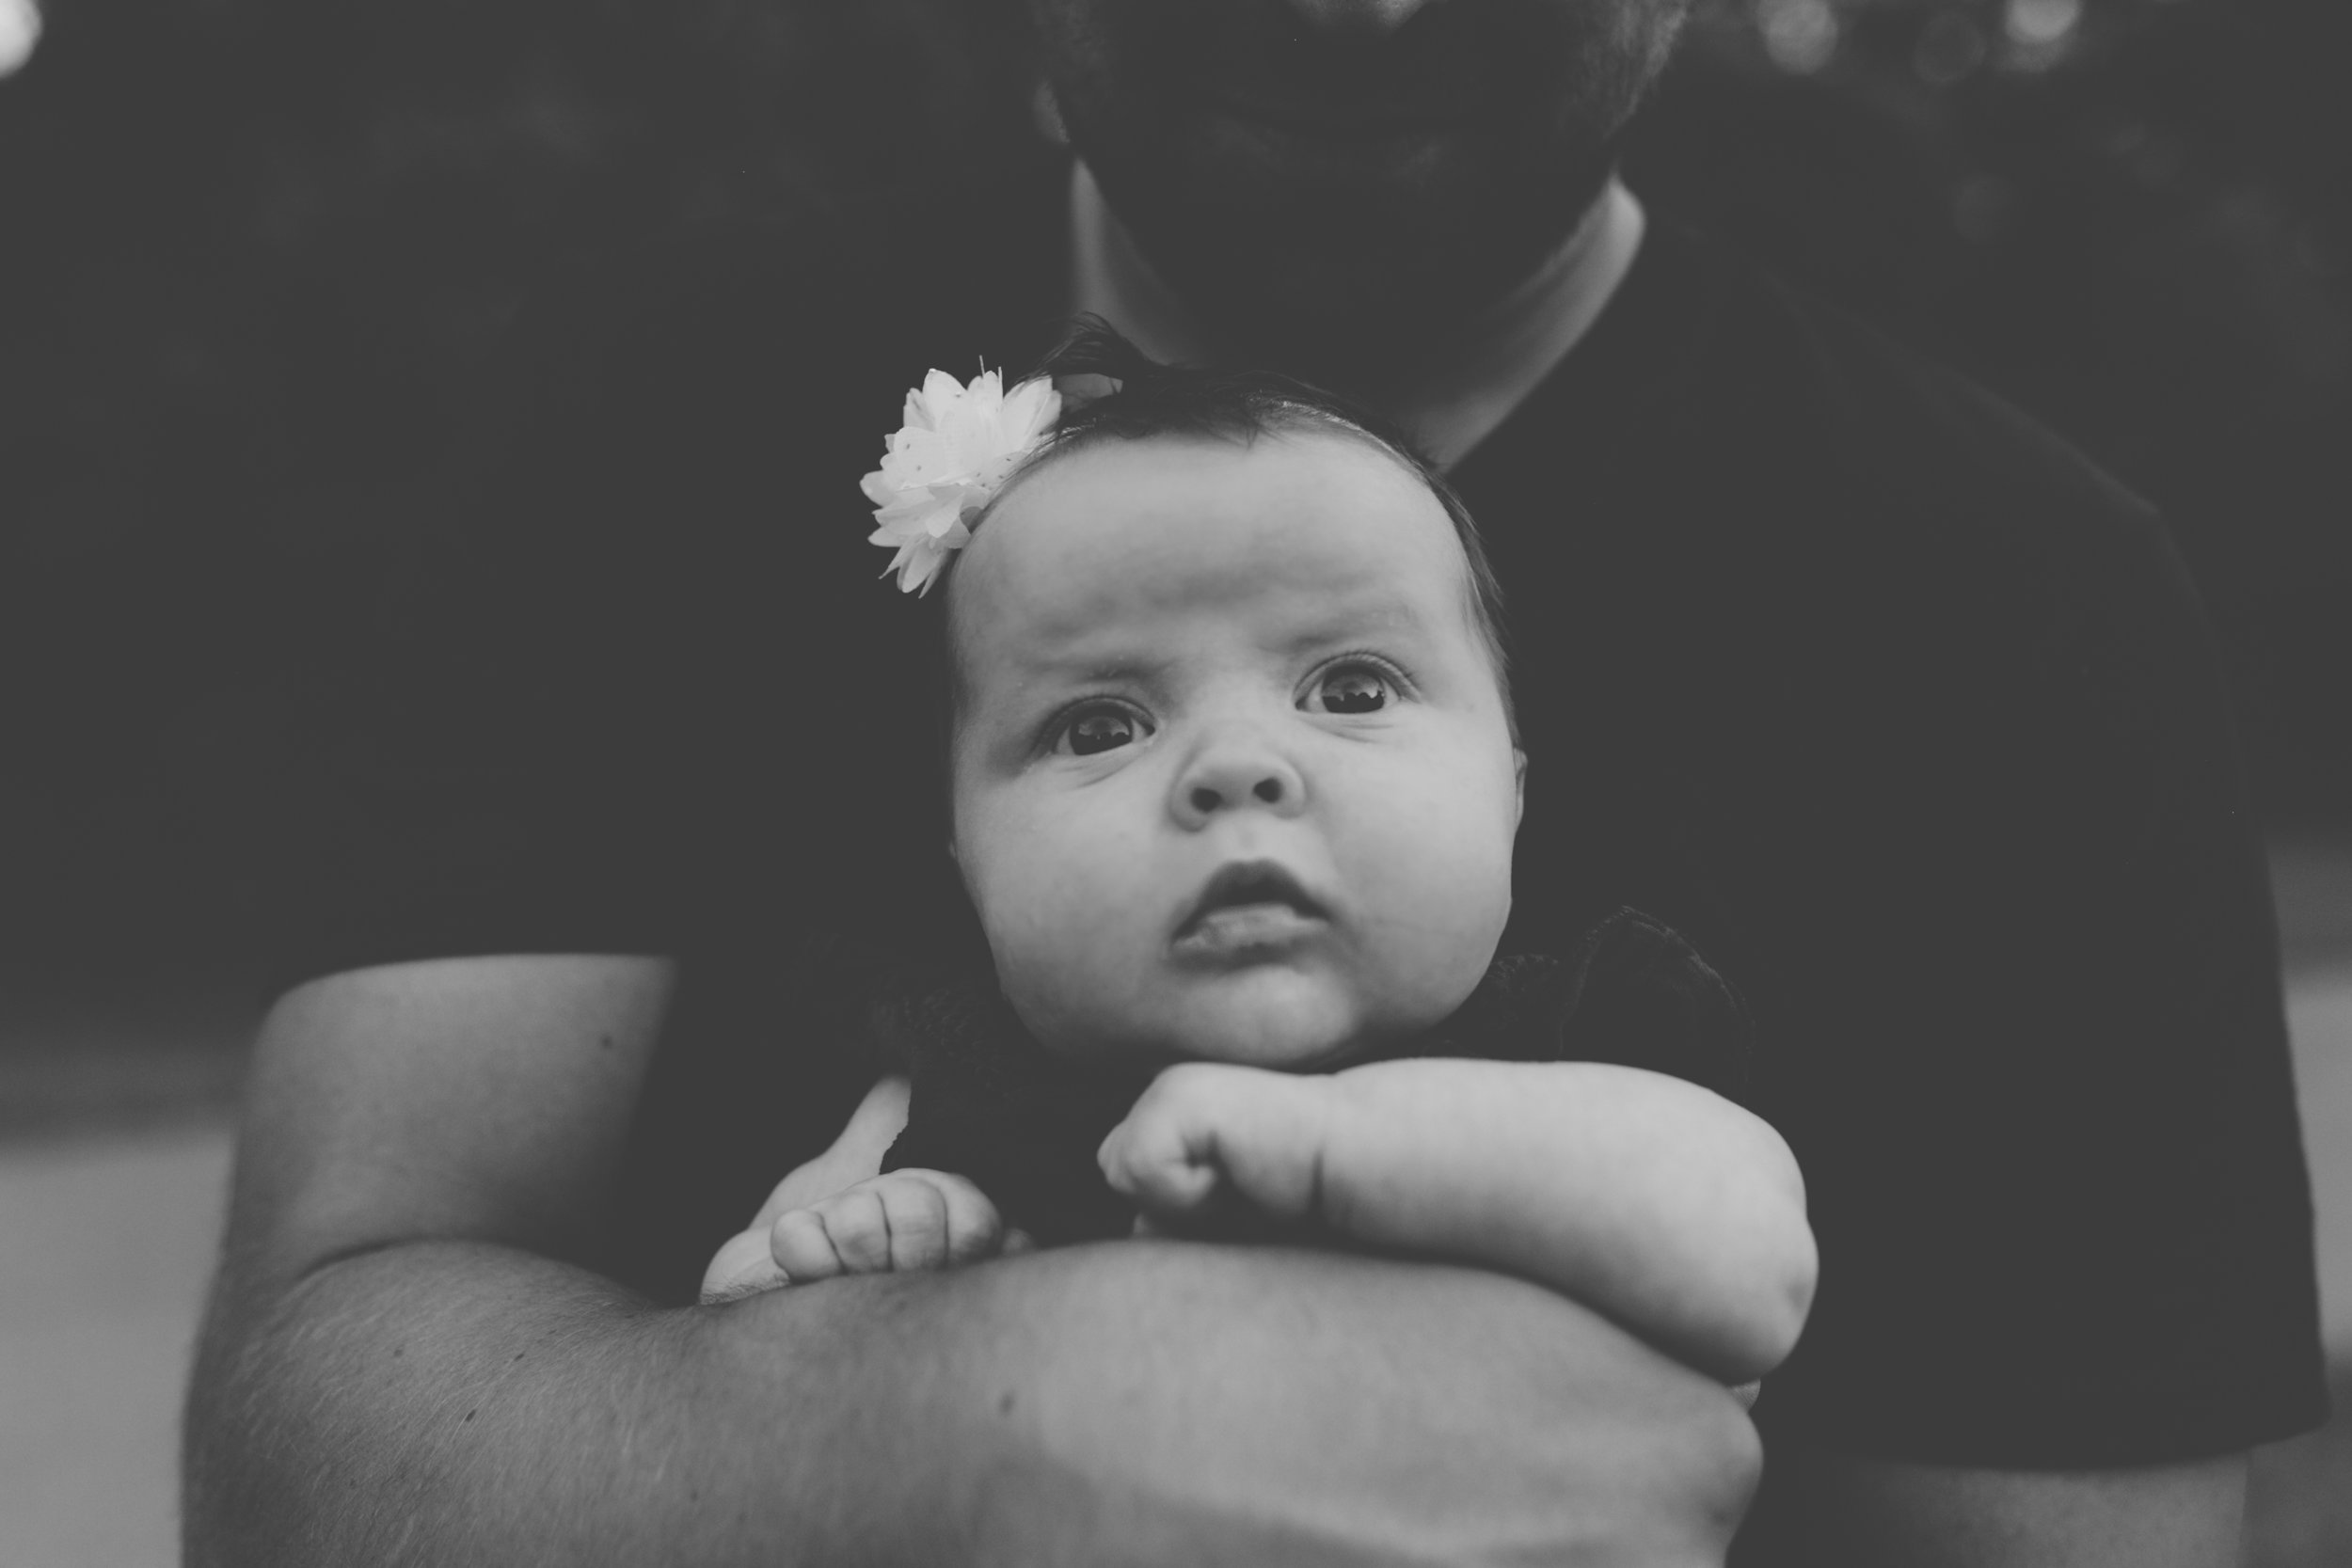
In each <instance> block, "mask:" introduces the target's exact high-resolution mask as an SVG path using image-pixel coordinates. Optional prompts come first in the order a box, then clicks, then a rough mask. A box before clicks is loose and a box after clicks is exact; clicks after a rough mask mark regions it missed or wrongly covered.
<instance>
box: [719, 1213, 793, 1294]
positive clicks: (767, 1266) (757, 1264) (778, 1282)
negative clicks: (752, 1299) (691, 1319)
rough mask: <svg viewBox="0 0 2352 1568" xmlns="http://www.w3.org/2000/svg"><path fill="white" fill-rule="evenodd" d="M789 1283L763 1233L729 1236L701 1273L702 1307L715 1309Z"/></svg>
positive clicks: (755, 1232) (758, 1231)
mask: <svg viewBox="0 0 2352 1568" xmlns="http://www.w3.org/2000/svg"><path fill="white" fill-rule="evenodd" d="M789 1283H791V1281H789V1280H788V1279H787V1278H786V1277H785V1274H784V1271H783V1270H782V1269H780V1268H778V1267H776V1260H775V1259H774V1258H773V1257H772V1256H771V1254H770V1253H769V1250H768V1233H767V1231H766V1230H764V1229H763V1230H746V1231H743V1232H742V1233H740V1234H739V1235H735V1236H730V1237H728V1238H727V1240H726V1244H725V1245H723V1246H722V1247H720V1249H719V1251H718V1253H717V1255H716V1256H715V1257H713V1258H712V1259H710V1267H708V1268H707V1269H705V1270H704V1271H703V1289H702V1305H704V1306H705V1307H717V1306H719V1305H721V1304H722V1303H724V1302H730V1301H740V1300H741V1299H742V1298H743V1297H745V1296H755V1295H757V1294H759V1293H760V1292H761V1291H773V1290H776V1289H778V1288H779V1287H781V1286H784V1285H787V1284H789Z"/></svg>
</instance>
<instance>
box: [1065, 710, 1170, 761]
mask: <svg viewBox="0 0 2352 1568" xmlns="http://www.w3.org/2000/svg"><path fill="white" fill-rule="evenodd" d="M1151 733H1152V726H1151V725H1150V724H1149V723H1147V722H1145V721H1144V720H1143V719H1142V718H1140V717H1139V716H1137V715H1136V713H1134V712H1133V711H1131V710H1129V709H1127V708H1123V707H1111V706H1108V705H1104V706H1101V707H1087V708H1080V709H1079V710H1078V711H1077V712H1076V713H1074V714H1073V715H1071V716H1070V718H1068V719H1067V720H1065V721H1063V722H1062V726H1061V734H1060V735H1059V736H1057V737H1056V747H1055V749H1056V750H1057V751H1067V752H1070V753H1071V754H1072V755H1073V756H1081V757H1090V756H1093V755H1094V754H1095V753H1097V752H1115V751H1117V750H1119V748H1120V747H1121V746H1132V745H1134V744H1135V743H1136V741H1138V740H1141V739H1142V738H1143V737H1144V736H1147V735H1150V734H1151Z"/></svg>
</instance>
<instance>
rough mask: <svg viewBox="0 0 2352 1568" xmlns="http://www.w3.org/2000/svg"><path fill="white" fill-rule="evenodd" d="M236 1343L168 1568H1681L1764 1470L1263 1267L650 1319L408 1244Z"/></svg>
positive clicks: (1348, 1283) (1685, 1407)
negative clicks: (1259, 1564)
mask: <svg viewBox="0 0 2352 1568" xmlns="http://www.w3.org/2000/svg"><path fill="white" fill-rule="evenodd" d="M251 1321H252V1322H254V1323H257V1324H258V1325H259V1326H258V1327H256V1328H255V1329H254V1330H253V1331H251V1332H249V1333H246V1334H243V1335H236V1334H233V1333H231V1332H230V1331H229V1330H228V1329H227V1328H226V1327H224V1326H223V1325H221V1324H219V1323H216V1324H215V1330H214V1332H213V1334H212V1335H211V1337H210V1339H209V1342H208V1344H207V1347H206V1350H205V1354H204V1356H203V1361H202V1365H201V1366H200V1368H199V1381H198V1384H197V1387H196V1392H195V1395H194V1398H193V1400H192V1402H191V1409H190V1447H189V1465H188V1469H189V1494H188V1507H187V1521H188V1523H187V1529H188V1537H189V1548H190V1549H189V1560H190V1562H191V1563H194V1564H199V1565H205V1564H215V1563H236V1564H240V1565H247V1564H250V1565H265V1564H269V1563H276V1562H305V1563H309V1562H321V1561H332V1562H337V1563H351V1564H368V1563H379V1562H431V1563H436V1564H464V1563H471V1562H485V1563H487V1562H496V1563H500V1564H529V1563H536V1562H549V1563H557V1562H560V1563H567V1564H568V1563H596V1562H628V1563H650V1562H693V1563H713V1564H723V1563H732V1562H738V1561H743V1562H753V1561H756V1562H763V1563H777V1562H785V1563H796V1562H811V1563H815V1562H828V1563H829V1562H839V1561H855V1562H860V1563H897V1562H904V1563H910V1564H922V1565H925V1568H933V1565H946V1564H952V1563H957V1562H1020V1563H1023V1564H1024V1565H1025V1568H1028V1565H1037V1568H1043V1565H1047V1564H1052V1563H1057V1562H1069V1563H1085V1562H1092V1561H1099V1560H1104V1556H1105V1555H1106V1553H1108V1552H1109V1551H1110V1550H1111V1549H1112V1547H1113V1546H1114V1545H1115V1546H1116V1548H1117V1551H1118V1553H1119V1555H1120V1559H1121V1560H1130V1561H1137V1562H1150V1561H1168V1562H1171V1563H1173V1562H1185V1561H1197V1560H1203V1559H1205V1558H1215V1559H1216V1560H1281V1561H1286V1562H1308V1563H1314V1562H1329V1563H1353V1562H1359V1561H1368V1560H1374V1554H1375V1549H1378V1550H1383V1551H1385V1550H1387V1549H1389V1548H1391V1547H1392V1546H1393V1545H1395V1544H1397V1543H1399V1542H1404V1541H1413V1542H1416V1543H1418V1546H1417V1549H1421V1548H1427V1549H1428V1551H1429V1555H1430V1556H1431V1557H1432V1558H1433V1559H1434V1560H1453V1561H1463V1562H1475V1561H1483V1560H1489V1558H1490V1556H1491V1555H1495V1554H1499V1553H1500V1552H1501V1551H1502V1549H1503V1548H1504V1547H1506V1546H1509V1545H1512V1544H1514V1543H1516V1544H1521V1545H1523V1544H1524V1542H1525V1539H1526V1538H1527V1536H1528V1535H1529V1533H1530V1532H1531V1531H1533V1532H1534V1534H1536V1535H1538V1536H1541V1535H1545V1534H1547V1533H1548V1534H1549V1537H1550V1538H1551V1539H1552V1540H1554V1541H1555V1542H1558V1543H1560V1544H1563V1545H1564V1546H1575V1547H1577V1549H1590V1550H1594V1551H1596V1552H1597V1554H1598V1555H1597V1556H1595V1557H1594V1558H1593V1560H1596V1561H1608V1562H1621V1563H1627V1564H1635V1563H1690V1562H1704V1561H1708V1560H1712V1559H1713V1558H1714V1557H1716V1556H1719V1555H1720V1552H1721V1549H1722V1545H1723V1542H1724V1539H1726V1538H1727V1536H1728V1532H1729V1529H1730V1528H1731V1525H1732V1523H1733V1522H1734V1521H1735V1520H1736V1518H1737V1515H1738V1513H1739V1511H1740V1508H1741V1507H1742V1506H1744V1501H1745V1497H1746V1492H1747V1488H1748V1486H1749V1485H1750V1483H1751V1482H1752V1481H1753V1467H1754V1463H1755V1455H1754V1445H1753V1436H1752V1434H1751V1433H1748V1432H1747V1430H1746V1428H1745V1426H1744V1423H1742V1422H1741V1421H1740V1419H1739V1418H1738V1416H1737V1413H1736V1411H1733V1410H1731V1409H1730V1408H1729V1407H1728V1404H1727V1402H1723V1401H1722V1400H1721V1397H1720V1396H1719V1395H1717V1394H1715V1393H1713V1392H1712V1391H1711V1390H1708V1389H1707V1388H1706V1387H1705V1386H1704V1385H1703V1384H1700V1383H1699V1382H1698V1381H1697V1380H1695V1379H1692V1378H1691V1377H1690V1376H1689V1375H1688V1374H1687V1373H1684V1372H1682V1371H1681V1370H1680V1369H1678V1368H1675V1367H1673V1366H1672V1365H1671V1364H1670V1363H1667V1362H1665V1361H1664V1360H1663V1359H1662V1358H1660V1357H1657V1356H1655V1355H1652V1354H1649V1353H1647V1352H1645V1351H1644V1350H1643V1349H1642V1348H1641V1347H1640V1346H1638V1345H1636V1344H1635V1343H1633V1342H1632V1341H1631V1340H1629V1339H1627V1338H1624V1337H1623V1336H1621V1335H1618V1334H1616V1333H1615V1331H1613V1330H1612V1329H1610V1328H1608V1326H1607V1325H1606V1324H1603V1323H1599V1322H1598V1321H1597V1320H1596V1319H1592V1318H1590V1317H1589V1316H1588V1315H1585V1314H1581V1312H1579V1311H1577V1310H1576V1309H1575V1308H1573V1307H1569V1306H1568V1305H1567V1304H1565V1303H1562V1302H1559V1301H1557V1300H1555V1299H1553V1298H1551V1297H1549V1295H1547V1294H1546V1293H1544V1292H1542V1291H1534V1290H1533V1289H1532V1288H1530V1287H1527V1286H1524V1285H1521V1284H1518V1282H1516V1281H1510V1280H1504V1279H1501V1278H1498V1277H1495V1276H1490V1275H1479V1274H1475V1273H1471V1272H1469V1271H1460V1270H1452V1269H1438V1268H1427V1267H1422V1266H1418V1265H1407V1264H1396V1263H1385V1262H1378V1261H1374V1260H1370V1259H1343V1258H1337V1257H1330V1256H1322V1255H1316V1254H1311V1253H1304V1252H1288V1251H1280V1250H1276V1249H1256V1250H1244V1249H1228V1248H1218V1247H1195V1246H1181V1245H1153V1244H1147V1243H1127V1244H1120V1245H1115V1246H1105V1247H1094V1248H1083V1249H1071V1250H1069V1251H1065V1252H1058V1253H1051V1254H1045V1255H1041V1256H1039V1257H1036V1258H1031V1259H1016V1260H1010V1261H1008V1262H1004V1263H998V1264H990V1265H983V1266H979V1267H975V1268H971V1269H965V1270H960V1271H953V1272H950V1273H946V1274H933V1275H890V1276H874V1277H867V1278H862V1279H851V1280H842V1281H834V1282H829V1283H827V1284H823V1285H818V1286H813V1287H808V1288H805V1289H799V1290H791V1291H776V1292H771V1293H770V1294H767V1295H764V1296H760V1297H756V1298H753V1299H752V1300H749V1301H745V1302H742V1303H738V1304H736V1305H734V1306H732V1307H723V1308H715V1309H703V1308H696V1309H686V1310H657V1309H654V1308H650V1307H646V1306H644V1304H642V1303H640V1302H638V1301H635V1300H634V1299H632V1298H629V1297H628V1296H627V1295H625V1294H623V1293H621V1292H619V1291H615V1290H614V1289H613V1288H612V1287H610V1286H608V1285H606V1284H604V1283H603V1282H601V1281H599V1280H597V1279H596V1278H595V1276H593V1275H586V1274H582V1273H580V1272H579V1271H576V1270H572V1269H569V1268H566V1267H564V1266H563V1265H560V1264H555V1263H550V1262H548V1261H546V1260H543V1259H534V1258H532V1257H529V1256H527V1255H523V1254H519V1253H515V1252H511V1251H507V1250H503V1249H501V1248H496V1247H490V1246H483V1245H474V1244H454V1243H450V1244H444V1243H431V1244H419V1245H411V1246H402V1247H395V1248H390V1249H387V1250H385V1251H383V1252H379V1253H374V1254H370V1255H367V1256H363V1257H358V1258H353V1259H345V1260H343V1261H342V1262H339V1263H335V1264H332V1265H329V1266H327V1267H326V1268H325V1269H322V1270H321V1271H319V1272H318V1273H316V1274H315V1275H312V1276H311V1277H310V1279H309V1280H307V1281H306V1282H305V1283H304V1284H303V1285H301V1286H300V1287H298V1288H297V1289H296V1290H294V1291H293V1292H291V1293H289V1294H288V1295H286V1296H285V1297H284V1299H282V1300H281V1301H279V1302H278V1303H276V1304H275V1306H274V1307H272V1308H271V1309H270V1310H269V1311H268V1312H267V1313H266V1314H265V1315H260V1316H256V1317H254V1318H253V1319H252V1320H251ZM1375 1347H1376V1349H1377V1351H1378V1354H1372V1352H1373V1351H1374V1350H1375ZM1432 1455H1439V1456H1444V1458H1443V1459H1442V1460H1441V1461H1440V1462H1438V1463H1434V1464H1433V1463H1432V1458H1431V1456H1432ZM1580 1560H1581V1559H1580Z"/></svg>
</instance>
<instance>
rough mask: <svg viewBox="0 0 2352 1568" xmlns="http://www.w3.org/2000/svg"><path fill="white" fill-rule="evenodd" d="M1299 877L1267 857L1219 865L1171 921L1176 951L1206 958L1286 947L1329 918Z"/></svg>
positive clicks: (1241, 955) (1245, 956)
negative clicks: (1175, 924)
mask: <svg viewBox="0 0 2352 1568" xmlns="http://www.w3.org/2000/svg"><path fill="white" fill-rule="evenodd" d="M1329 922H1330V915H1329V913H1328V912H1327V911H1326V910H1325V909H1324V907H1323V906H1322V905H1321V904H1319V903H1317V902H1316V901H1315V899H1314V898H1313V896H1312V895H1310V894H1309V893H1308V892H1307V890H1306V889H1305V888H1304V887H1302V886H1300V885H1299V881H1298V879H1297V878H1295V877H1294V876H1292V875H1291V874H1290V873H1289V872H1288V871H1285V870H1283V869H1282V868H1281V867H1280V866H1279V865H1277V864H1275V863H1273V862H1271V861H1242V862H1236V863H1233V864H1232V865H1227V866H1221V867H1219V868H1218V870H1217V873H1216V876H1214V877H1211V878H1210V879H1209V885H1208V886H1206V887H1204V888H1202V889H1201V890H1200V897H1199V898H1198V899H1196V900H1194V902H1193V906H1192V908H1191V910H1190V911H1187V912H1186V914H1185V916H1184V921H1183V923H1182V924H1180V925H1179V926H1178V927H1176V943H1175V945H1176V951H1177V952H1178V953H1180V954H1184V955H1185V956H1187V957H1192V958H1205V959H1212V960H1215V959H1223V958H1247V957H1249V956H1250V955H1252V954H1255V953H1259V952H1263V951H1267V950H1271V949H1276V948H1282V947H1287V946H1290V945H1291V944H1293V943H1294V942H1298V941H1299V940H1301V939H1302V938H1305V937H1307V936H1309V935H1311V934H1312V933H1313V932H1315V931H1317V930H1319V929H1321V928H1322V927H1325V926H1326V925H1327V924H1329Z"/></svg>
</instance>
